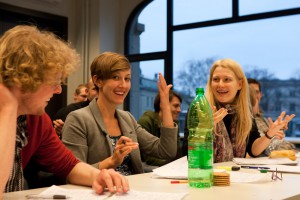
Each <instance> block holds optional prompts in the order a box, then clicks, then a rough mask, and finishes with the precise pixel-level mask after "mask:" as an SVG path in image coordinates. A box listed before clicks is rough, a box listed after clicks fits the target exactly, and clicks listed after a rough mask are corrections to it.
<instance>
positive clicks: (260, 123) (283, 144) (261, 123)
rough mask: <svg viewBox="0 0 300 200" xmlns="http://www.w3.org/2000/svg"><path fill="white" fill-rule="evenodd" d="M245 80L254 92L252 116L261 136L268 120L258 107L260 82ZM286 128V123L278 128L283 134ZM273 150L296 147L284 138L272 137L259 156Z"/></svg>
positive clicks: (265, 130) (266, 154) (251, 79)
mask: <svg viewBox="0 0 300 200" xmlns="http://www.w3.org/2000/svg"><path fill="white" fill-rule="evenodd" d="M247 80H248V84H249V85H250V87H251V88H253V90H254V91H255V93H256V104H255V105H254V107H253V111H254V118H255V122H256V124H257V128H258V132H259V133H260V136H263V135H265V133H267V132H268V130H269V122H268V120H267V119H266V118H265V117H264V114H263V110H262V109H260V107H259V105H260V101H261V98H262V91H261V84H260V83H259V81H258V80H256V79H254V78H248V79H247ZM287 128H288V124H286V126H285V127H284V128H283V129H281V130H279V132H281V133H282V134H284V131H285V130H287ZM274 150H296V147H295V145H294V144H292V143H290V142H287V141H286V140H284V139H281V140H279V139H277V138H276V137H274V138H272V140H271V143H270V145H269V146H268V147H267V148H266V149H265V151H264V152H263V153H262V155H261V156H269V155H270V153H271V152H272V151H274Z"/></svg>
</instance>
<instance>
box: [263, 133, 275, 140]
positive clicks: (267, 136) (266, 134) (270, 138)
mask: <svg viewBox="0 0 300 200" xmlns="http://www.w3.org/2000/svg"><path fill="white" fill-rule="evenodd" d="M265 136H266V138H268V139H269V140H272V138H273V137H274V136H273V137H270V136H269V135H268V132H266V133H265Z"/></svg>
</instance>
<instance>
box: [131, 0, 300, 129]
mask: <svg viewBox="0 0 300 200" xmlns="http://www.w3.org/2000/svg"><path fill="white" fill-rule="evenodd" d="M299 21H300V1H296V0H286V1H281V0H267V1H259V0H211V1H199V0H189V1H186V0H176V1H174V0H155V1H149V0H146V1H143V3H141V4H140V5H139V6H138V7H137V8H136V9H135V10H134V12H133V13H132V14H131V17H130V19H129V20H128V23H127V28H126V33H125V34H126V37H125V38H126V43H125V54H126V56H127V57H128V58H129V60H130V61H131V62H132V68H133V72H132V77H133V80H132V81H133V82H132V89H131V93H130V97H129V99H128V101H127V104H126V105H125V109H128V110H130V111H131V112H132V113H133V115H134V116H135V117H136V118H137V119H138V118H139V117H140V116H141V115H142V114H143V112H144V111H145V110H147V109H153V107H152V108H151V107H149V106H146V105H145V104H146V101H144V100H143V99H146V97H147V96H148V95H152V96H155V94H156V92H157V89H156V74H157V73H158V72H162V73H163V74H164V76H165V77H166V80H167V82H168V83H172V84H173V89H174V90H175V91H177V92H179V93H180V94H181V95H182V96H183V104H182V115H183V117H181V119H182V118H184V114H185V113H186V110H187V108H188V105H189V103H190V101H191V99H192V97H193V96H194V95H195V93H194V90H195V88H196V87H199V86H202V87H204V86H205V85H206V82H207V78H208V74H209V69H210V65H211V64H212V63H213V62H214V61H215V60H217V59H220V58H232V59H234V60H236V61H237V62H239V63H240V64H241V65H242V67H243V69H244V71H245V72H246V75H247V76H248V77H253V78H256V79H258V80H260V81H261V82H263V83H264V84H263V85H264V86H268V87H269V86H270V87H272V86H271V85H270V84H269V81H274V80H275V82H276V80H278V81H280V85H279V87H283V88H284V87H285V84H288V82H289V81H288V80H293V81H295V86H296V85H297V84H299V80H300V70H299V69H300V66H299V63H298V60H297V58H299V57H300V51H299V50H298V46H299V45H300V37H299V35H300V24H299V23H298V22H299ZM277 86H278V85H277ZM289 88H290V87H289ZM272 89H274V87H273V88H272ZM278 89H280V88H278ZM281 89H282V88H281ZM290 89H293V90H299V88H290ZM264 91H268V88H264ZM266 96H267V95H266ZM285 98H288V97H285ZM264 101H268V102H264ZM274 103H275V102H272V99H265V100H264V97H263V98H262V102H261V105H268V106H270V107H272V105H270V104H274ZM274 106H275V105H274ZM293 112H294V113H295V114H296V115H297V114H298V116H300V115H299V114H300V107H299V106H296V107H295V111H293ZM279 114H280V113H277V112H274V111H273V112H272V113H269V114H268V113H267V116H272V117H276V116H278V115H279ZM290 131H292V130H290Z"/></svg>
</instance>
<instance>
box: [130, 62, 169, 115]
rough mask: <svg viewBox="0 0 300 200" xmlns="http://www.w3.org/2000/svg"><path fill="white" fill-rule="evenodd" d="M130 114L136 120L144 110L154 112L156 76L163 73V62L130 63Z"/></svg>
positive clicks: (156, 90)
mask: <svg viewBox="0 0 300 200" xmlns="http://www.w3.org/2000/svg"><path fill="white" fill-rule="evenodd" d="M131 67H132V80H131V90H130V112H131V113H132V114H133V116H134V117H135V118H136V119H137V120H138V119H139V118H140V117H141V116H142V114H143V113H144V112H145V111H146V110H154V108H153V102H154V98H155V95H156V93H157V92H158V89H157V74H158V73H159V72H161V73H162V74H163V71H164V61H163V60H154V61H143V62H134V63H131Z"/></svg>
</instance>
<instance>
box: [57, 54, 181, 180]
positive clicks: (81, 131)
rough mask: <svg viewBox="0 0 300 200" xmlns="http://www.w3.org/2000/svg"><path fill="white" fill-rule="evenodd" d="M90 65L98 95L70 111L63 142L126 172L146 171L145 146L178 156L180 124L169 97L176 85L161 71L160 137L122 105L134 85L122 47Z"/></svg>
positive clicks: (86, 157)
mask: <svg viewBox="0 0 300 200" xmlns="http://www.w3.org/2000/svg"><path fill="white" fill-rule="evenodd" d="M90 69H91V76H92V78H93V81H94V83H95V85H96V88H97V90H98V93H99V95H98V98H95V99H94V100H93V101H92V102H91V103H90V104H89V106H87V107H85V108H82V109H79V110H76V111H73V112H71V113H70V114H69V115H68V117H67V119H66V121H65V125H64V127H63V133H62V142H63V144H65V145H66V147H67V148H69V149H70V150H71V151H72V152H73V153H74V154H75V155H76V157H77V158H78V159H80V160H81V161H83V162H87V163H89V164H91V165H93V166H94V167H95V168H97V169H103V168H114V169H116V171H119V172H120V173H122V174H124V175H130V174H137V173H143V167H142V161H141V155H140V151H141V152H143V153H144V152H145V153H146V154H148V155H151V156H155V157H158V158H162V159H173V158H174V157H175V156H176V150H177V132H178V126H177V125H176V124H174V122H173V118H172V114H171V106H170V102H169V90H170V88H171V87H172V85H167V84H166V81H165V79H164V77H163V76H162V75H161V74H159V82H158V84H157V85H158V90H159V94H160V107H161V112H162V126H161V135H160V138H158V137H156V136H153V135H152V134H151V133H148V132H147V131H146V130H145V129H143V128H142V127H141V126H140V125H139V124H138V123H137V121H136V120H135V119H134V117H133V116H132V115H131V114H130V113H129V112H127V111H123V110H121V109H117V107H118V106H119V105H122V104H123V103H124V100H125V98H126V96H127V94H128V93H129V90H130V88H131V82H130V81H131V66H130V63H129V61H128V59H127V58H126V57H125V56H123V55H121V54H118V53H113V52H105V53H102V54H100V55H99V56H97V57H96V58H95V59H94V61H93V62H92V64H91V67H90Z"/></svg>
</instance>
